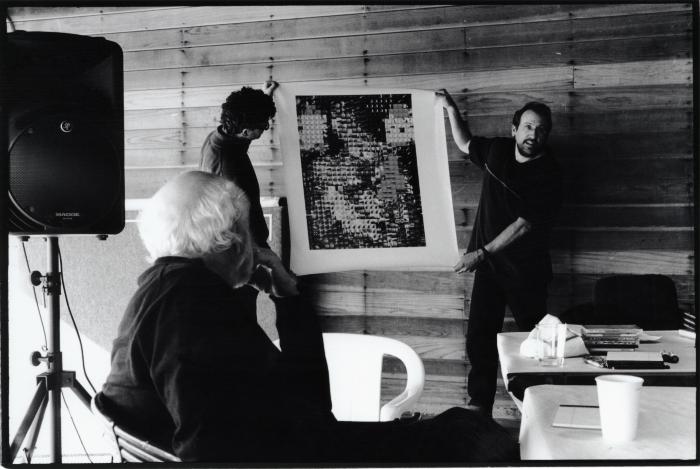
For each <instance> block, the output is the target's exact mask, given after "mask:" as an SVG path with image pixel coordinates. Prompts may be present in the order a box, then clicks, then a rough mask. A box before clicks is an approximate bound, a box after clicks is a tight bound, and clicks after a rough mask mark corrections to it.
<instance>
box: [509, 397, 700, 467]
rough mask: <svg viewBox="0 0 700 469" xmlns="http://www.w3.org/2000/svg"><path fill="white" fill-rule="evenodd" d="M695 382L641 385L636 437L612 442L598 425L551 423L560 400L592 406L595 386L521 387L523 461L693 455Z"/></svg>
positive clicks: (694, 440) (693, 457) (650, 458)
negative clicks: (573, 425) (581, 425)
mask: <svg viewBox="0 0 700 469" xmlns="http://www.w3.org/2000/svg"><path fill="white" fill-rule="evenodd" d="M696 392H697V389H696V388H694V387H672V386H663V387H657V386H646V385H645V386H643V387H642V393H641V399H640V412H639V423H638V429H637V437H636V438H635V439H634V440H633V441H631V442H627V443H618V444H611V443H607V442H606V441H605V440H603V438H602V434H601V431H600V430H598V429H586V428H562V427H555V426H552V422H553V420H554V416H555V414H556V412H557V409H558V408H559V406H560V405H561V404H565V405H566V404H569V405H597V404H598V398H597V393H596V387H595V386H567V385H564V386H562V385H538V386H531V387H529V388H527V389H526V390H525V399H524V400H523V408H522V420H521V424H520V457H521V458H522V459H523V460H589V459H597V460H601V459H602V460H605V459H609V460H620V459H630V460H632V459H633V460H657V461H658V460H678V459H680V460H691V459H695V458H696V457H697V447H696V445H697V439H696Z"/></svg>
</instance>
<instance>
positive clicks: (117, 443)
mask: <svg viewBox="0 0 700 469" xmlns="http://www.w3.org/2000/svg"><path fill="white" fill-rule="evenodd" d="M90 408H91V409H92V413H93V415H95V416H96V417H97V419H98V420H100V422H101V423H102V425H103V426H104V428H105V433H104V437H105V438H106V440H107V441H108V442H109V444H110V445H111V446H112V454H113V457H114V462H180V458H178V457H177V456H175V455H174V454H172V453H170V452H168V451H166V450H164V449H161V448H158V447H157V446H155V445H153V444H151V443H149V442H148V441H145V440H142V439H140V438H138V437H136V436H134V435H133V434H131V433H129V432H128V431H126V430H124V429H123V428H121V427H120V426H119V425H116V424H115V423H114V421H113V420H112V419H110V418H109V417H107V416H106V415H105V414H104V413H102V411H101V410H100V409H99V407H98V406H97V403H96V402H95V399H94V398H93V399H92V402H91V403H90Z"/></svg>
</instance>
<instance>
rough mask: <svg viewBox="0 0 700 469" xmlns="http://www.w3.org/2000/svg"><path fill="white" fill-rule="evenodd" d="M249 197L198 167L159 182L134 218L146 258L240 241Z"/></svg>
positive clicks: (191, 254)
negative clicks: (158, 187)
mask: <svg viewBox="0 0 700 469" xmlns="http://www.w3.org/2000/svg"><path fill="white" fill-rule="evenodd" d="M248 210H249V204H248V198H247V197H246V195H245V193H244V192H243V190H242V189H240V188H239V187H238V186H236V185H235V184H234V183H233V182H231V181H229V180H227V179H225V178H223V177H221V176H216V175H213V174H210V173H205V172H202V171H189V172H186V173H182V174H180V175H178V176H177V177H175V178H174V179H173V180H171V181H169V182H168V183H166V184H165V185H164V186H163V187H161V188H160V189H159V190H158V192H156V193H155V195H154V196H153V197H151V199H150V200H149V201H148V202H147V204H146V206H145V207H144V208H143V210H141V213H140V214H139V217H138V220H137V222H138V229H139V235H140V236H141V240H142V241H143V244H144V246H145V247H146V250H147V251H148V253H149V261H151V262H153V261H154V260H155V259H157V258H159V257H163V256H179V257H188V258H195V257H202V256H204V255H206V254H211V253H217V252H222V251H225V250H227V249H229V248H230V247H231V245H233V244H234V243H242V242H243V236H246V234H243V230H248V216H247V214H248Z"/></svg>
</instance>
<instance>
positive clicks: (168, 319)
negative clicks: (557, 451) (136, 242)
mask: <svg viewBox="0 0 700 469" xmlns="http://www.w3.org/2000/svg"><path fill="white" fill-rule="evenodd" d="M248 204H249V202H248V200H247V197H246V196H245V194H244V193H243V191H242V190H241V189H240V188H239V187H237V186H236V185H235V184H234V183H233V182H231V181H229V180H227V179H225V178H223V177H221V176H216V175H212V174H210V173H205V172H199V171H192V172H188V173H183V174H181V175H179V176H177V177H176V178H174V179H173V180H172V181H170V182H168V183H167V184H166V185H165V186H163V187H162V188H161V189H160V190H159V191H158V192H157V193H156V194H155V195H154V196H153V197H152V198H151V199H150V201H149V203H148V205H147V207H146V208H145V209H144V210H143V211H142V213H141V214H140V216H139V220H138V228H139V233H140V235H141V238H142V240H143V243H144V245H145V246H146V249H147V250H148V252H149V256H150V258H151V260H152V262H153V265H152V266H151V267H149V268H148V269H147V270H146V271H145V272H144V273H143V274H142V275H141V276H140V277H139V280H138V289H137V291H136V293H135V294H134V296H133V297H132V299H131V301H130V302H129V305H128V306H127V309H126V312H125V314H124V317H123V318H122V321H121V323H120V325H119V329H118V335H117V338H116V339H115V340H114V344H113V350H112V368H111V371H110V374H109V376H108V377H107V380H106V382H105V384H104V386H103V388H102V391H101V392H100V393H98V394H97V396H96V397H95V404H96V405H97V407H98V408H99V409H100V410H101V411H102V412H103V413H104V414H106V415H108V416H109V417H111V418H112V419H113V420H114V421H115V422H117V424H118V425H120V426H122V427H124V428H125V429H127V430H128V431H130V432H132V433H134V434H135V435H137V436H139V437H141V438H143V439H145V440H148V441H150V442H152V443H154V444H157V445H158V446H160V447H163V448H165V449H168V450H170V451H172V452H174V453H175V454H176V455H177V456H178V457H179V458H180V459H182V460H183V461H189V462H209V463H213V462H237V463H252V462H266V463H284V462H296V463H318V462H336V463H352V462H364V463H374V462H395V463H396V462H398V463H409V462H473V461H504V460H514V459H517V450H516V448H517V446H516V444H515V442H514V441H513V440H512V439H511V438H510V436H509V435H508V433H507V432H506V431H505V430H504V429H503V428H502V427H500V426H499V425H498V424H496V423H495V422H494V421H493V420H491V419H486V418H484V417H483V416H481V415H479V414H478V413H476V412H472V411H469V410H466V409H461V408H453V409H450V410H448V411H446V412H444V413H442V414H440V415H438V416H436V417H434V418H432V419H425V420H421V421H412V422H403V421H400V420H396V421H394V422H338V421H336V419H335V418H334V416H333V414H332V412H331V398H330V387H329V382H328V368H327V364H326V361H325V354H324V348H323V339H322V334H321V330H320V328H319V325H318V322H317V318H316V315H315V312H314V311H313V309H312V308H311V307H309V305H307V304H304V303H303V297H304V295H303V294H300V289H301V290H303V288H302V287H300V286H299V284H298V283H297V280H296V278H295V277H294V276H292V275H290V274H289V273H288V272H287V271H286V269H285V268H284V266H283V265H282V263H281V261H280V260H279V258H278V257H277V256H274V255H269V254H268V250H266V249H257V248H255V247H254V244H253V241H252V240H251V234H250V229H249V227H248V215H247V214H248V212H249V207H248ZM260 265H262V266H264V267H265V268H266V269H268V270H269V271H270V274H271V275H270V278H271V281H272V285H271V288H270V297H271V298H272V301H273V302H274V303H275V306H276V310H277V318H276V326H277V331H278V333H279V338H280V345H281V350H280V349H278V348H277V347H276V346H275V345H274V344H273V343H272V342H271V341H270V339H269V338H268V337H267V335H266V334H265V332H264V331H263V330H262V328H260V326H259V325H258V323H257V321H256V320H255V319H254V318H252V317H251V315H250V314H247V312H246V311H244V309H245V308H247V307H250V306H249V303H248V302H246V300H245V297H243V298H241V295H242V293H241V291H242V290H243V287H244V286H245V285H247V284H248V282H249V281H250V279H251V276H252V274H253V271H254V270H255V269H256V268H257V267H258V266H260ZM302 293H303V292H302ZM243 295H245V293H243Z"/></svg>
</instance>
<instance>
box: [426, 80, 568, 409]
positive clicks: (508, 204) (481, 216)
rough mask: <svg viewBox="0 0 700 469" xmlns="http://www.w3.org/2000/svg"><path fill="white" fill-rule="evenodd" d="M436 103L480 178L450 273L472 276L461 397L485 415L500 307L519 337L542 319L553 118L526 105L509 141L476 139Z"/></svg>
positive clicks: (552, 190) (555, 201) (540, 107)
mask: <svg viewBox="0 0 700 469" xmlns="http://www.w3.org/2000/svg"><path fill="white" fill-rule="evenodd" d="M437 96H438V99H439V100H440V101H441V102H442V105H443V107H444V108H445V109H446V110H447V113H448V116H449V119H450V127H451V129H452V135H453V137H454V140H455V143H456V144H457V146H458V147H459V149H460V150H461V151H462V152H464V153H465V154H466V155H467V156H468V157H469V160H470V161H471V162H472V163H474V164H475V165H477V166H478V167H479V168H481V169H482V170H483V173H484V176H483V182H482V188H481V198H480V200H479V207H478V209H477V212H476V219H475V221H474V228H473V231H472V236H471V240H470V241H469V245H468V247H467V251H466V252H465V253H464V256H463V257H462V258H461V259H460V261H459V262H458V263H457V265H455V271H456V272H459V273H463V272H467V271H468V272H473V271H475V272H476V273H475V275H474V285H473V289H472V297H471V306H470V312H469V321H468V327H467V356H468V358H469V362H470V364H471V369H470V371H469V377H468V381H467V390H468V392H469V396H470V398H471V400H470V405H472V406H475V407H477V408H479V409H480V410H481V411H482V412H484V413H486V414H488V415H491V411H492V408H493V401H494V397H495V394H496V377H497V372H498V350H497V348H496V334H498V333H499V332H500V331H501V329H502V327H503V319H504V316H505V307H506V305H508V307H509V308H510V310H511V312H512V313H513V317H514V318H515V322H516V323H517V325H518V328H519V329H520V330H522V331H529V330H531V329H532V328H533V327H534V326H535V324H537V322H539V320H540V319H542V317H544V316H545V314H546V312H547V301H546V300H547V285H548V283H549V281H550V280H551V279H552V262H551V259H550V256H549V233H550V230H551V226H552V224H553V222H554V220H555V217H556V215H557V212H558V210H559V207H560V205H561V177H560V171H559V165H558V163H557V161H556V160H555V159H554V157H553V156H552V155H551V153H550V152H549V149H548V147H547V146H546V142H547V138H548V136H549V132H550V130H551V128H552V114H551V111H550V109H549V107H547V106H546V105H545V104H543V103H538V102H529V103H527V104H525V106H523V107H522V108H521V109H520V110H518V111H516V112H515V115H514V116H513V123H512V128H511V136H512V138H503V137H495V138H484V137H476V136H472V134H471V131H470V130H469V126H468V125H467V122H466V121H465V120H463V119H462V116H461V115H460V113H459V109H458V108H457V105H456V104H455V102H454V100H453V99H452V97H451V96H450V95H449V93H448V92H447V91H446V90H440V91H438V92H437Z"/></svg>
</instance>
